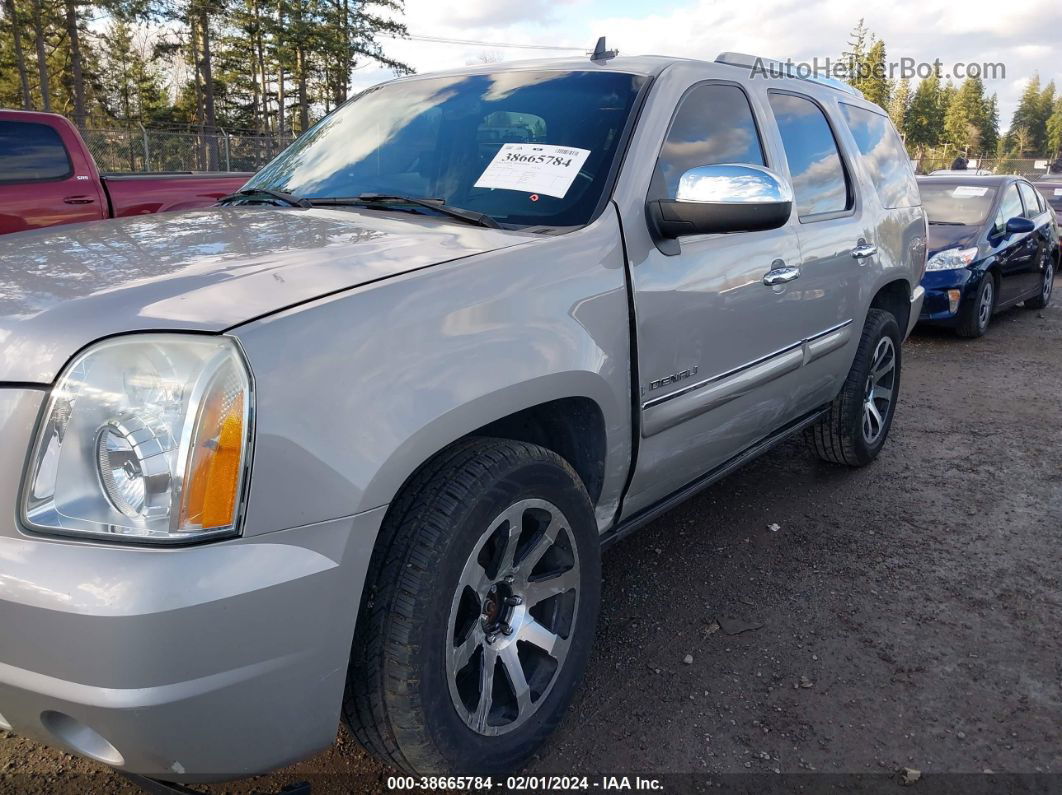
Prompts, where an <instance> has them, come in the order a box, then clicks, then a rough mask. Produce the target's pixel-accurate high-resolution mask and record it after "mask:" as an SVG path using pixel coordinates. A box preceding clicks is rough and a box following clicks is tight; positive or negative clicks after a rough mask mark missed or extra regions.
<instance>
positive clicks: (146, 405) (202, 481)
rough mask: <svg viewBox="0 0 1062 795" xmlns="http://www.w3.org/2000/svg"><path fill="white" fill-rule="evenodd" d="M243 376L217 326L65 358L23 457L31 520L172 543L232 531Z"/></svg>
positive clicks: (247, 426)
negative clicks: (212, 332)
mask: <svg viewBox="0 0 1062 795" xmlns="http://www.w3.org/2000/svg"><path fill="white" fill-rule="evenodd" d="M251 400H252V395H251V379H250V375H249V373H248V370H247V366H246V365H245V364H244V361H243V357H242V356H241V354H240V351H239V349H238V347H237V345H236V343H235V342H234V341H233V340H232V339H230V338H227V337H207V336H202V337H200V336H194V335H178V334H143V335H134V336H129V337H122V338H115V339H112V340H107V341H105V342H102V343H100V344H98V345H94V346H93V347H91V348H89V349H88V350H86V351H85V352H84V353H81V354H80V355H79V356H78V357H77V358H76V359H74V360H73V361H72V362H71V363H70V365H69V366H68V367H67V368H66V370H64V372H63V374H62V376H60V378H59V381H58V382H57V383H56V386H55V389H54V390H53V391H52V394H51V397H50V398H49V400H48V404H47V406H46V407H45V412H44V417H43V421H42V423H41V425H40V429H39V430H38V435H37V439H36V443H35V445H34V448H33V453H32V455H31V457H30V468H29V470H28V473H27V483H26V488H25V493H24V497H23V504H22V508H23V520H24V521H25V523H26V524H27V526H29V527H30V528H32V529H34V530H40V531H43V532H50V533H61V534H65V535H89V536H93V537H97V538H107V539H113V540H116V541H120V540H127V541H140V542H157V543H167V542H168V543H174V542H178V543H179V542H182V541H198V540H201V539H204V538H213V537H216V536H225V535H234V534H236V533H237V532H238V529H239V511H240V502H241V495H242V493H243V487H244V482H245V479H246V471H247V466H248V463H249V460H250V459H249V455H250V450H249V447H250V440H251V416H252V415H251Z"/></svg>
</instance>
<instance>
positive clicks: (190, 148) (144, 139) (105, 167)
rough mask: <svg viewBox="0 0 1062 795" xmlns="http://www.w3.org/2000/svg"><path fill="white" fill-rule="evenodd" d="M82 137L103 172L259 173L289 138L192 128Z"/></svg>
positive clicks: (99, 132)
mask: <svg viewBox="0 0 1062 795" xmlns="http://www.w3.org/2000/svg"><path fill="white" fill-rule="evenodd" d="M82 136H83V137H84V139H85V143H86V144H87V145H88V148H89V151H90V152H92V156H93V158H95V160H96V165H97V166H98V167H99V169H100V171H103V172H111V173H115V172H117V173H123V172H124V173H128V172H160V171H257V170H258V169H260V168H261V167H262V166H264V165H265V164H266V163H268V162H269V161H270V160H272V159H273V158H274V157H276V156H277V155H278V154H279V153H280V152H281V151H282V150H283V149H284V148H285V147H286V146H287V145H288V144H290V143H291V142H292V140H293V138H292V137H291V136H276V135H254V134H238V135H230V134H229V133H227V132H226V131H224V130H219V131H218V132H217V133H214V134H206V133H201V132H197V131H189V130H153V129H147V128H142V129H124V130H123V129H91V128H90V129H87V130H82Z"/></svg>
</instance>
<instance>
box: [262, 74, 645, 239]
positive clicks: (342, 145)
mask: <svg viewBox="0 0 1062 795" xmlns="http://www.w3.org/2000/svg"><path fill="white" fill-rule="evenodd" d="M644 82H645V81H644V78H641V77H639V76H637V75H631V74H624V73H621V72H597V71H595V72H588V71H587V72H582V71H575V72H571V71H517V70H508V71H500V72H497V73H495V74H474V75H467V74H466V75H455V76H449V77H434V78H415V79H411V80H403V81H398V82H394V83H388V84H385V85H381V86H378V87H376V88H372V89H369V90H368V91H365V92H364V93H362V94H360V95H358V96H357V97H355V98H354V99H352V100H351V101H350V102H348V103H347V104H345V105H343V106H342V107H341V108H339V109H338V110H337V111H336V112H335V113H332V114H331V115H330V116H327V117H326V118H325V119H323V120H322V121H321V122H320V123H318V124H317V125H316V126H314V127H313V128H311V129H310V130H309V131H307V132H306V133H305V134H304V135H303V136H301V137H300V138H299V139H298V140H297V141H295V143H294V144H292V145H291V146H290V147H288V149H286V150H285V151H284V152H282V153H281V154H280V155H279V156H278V157H277V158H276V159H275V160H273V162H271V163H270V164H269V165H267V166H266V167H265V168H264V169H262V171H260V172H259V173H258V174H256V175H255V176H254V178H253V179H252V180H251V181H250V182H249V183H248V184H247V185H246V186H245V187H246V188H248V189H268V190H272V191H281V192H283V193H286V194H290V195H292V196H295V197H298V198H300V199H309V200H311V201H312V200H315V199H316V200H324V199H341V198H355V197H369V196H372V195H376V196H383V197H412V198H417V199H430V200H433V201H436V202H438V201H440V200H441V202H442V203H444V204H445V205H446V206H448V207H454V208H461V209H463V210H470V211H474V212H476V213H483V214H485V215H489V216H490V217H491V218H493V219H494V221H496V222H498V223H499V224H502V225H514V226H548V227H570V226H579V225H582V224H586V223H588V222H589V221H590V220H591V218H592V216H593V214H594V212H595V209H596V208H597V206H598V203H599V201H600V200H601V198H602V194H603V192H604V190H605V185H606V182H607V181H608V177H609V171H610V169H611V166H612V163H613V160H614V159H615V157H616V152H617V150H618V149H619V146H620V141H621V139H622V138H623V137H624V130H625V128H626V126H627V122H628V120H629V119H630V117H631V110H632V108H633V107H634V104H635V99H636V97H637V95H638V92H639V91H640V90H641V88H642V86H643V84H644ZM322 203H323V202H322ZM371 206H382V205H371ZM391 208H392V209H394V207H393V206H392V207H391ZM402 209H408V210H409V211H411V212H428V213H430V212H431V210H430V209H428V210H424V208H423V205H422V206H421V207H420V208H418V207H416V206H415V205H409V206H408V207H405V206H404V207H402Z"/></svg>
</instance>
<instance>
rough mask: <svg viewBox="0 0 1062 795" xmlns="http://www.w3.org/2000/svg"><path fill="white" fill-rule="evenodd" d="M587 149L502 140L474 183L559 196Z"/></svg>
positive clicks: (564, 193) (478, 186) (581, 161)
mask: <svg viewBox="0 0 1062 795" xmlns="http://www.w3.org/2000/svg"><path fill="white" fill-rule="evenodd" d="M589 155H590V150H589V149H576V148H575V147H572V146H554V145H552V144H502V148H501V149H499V150H498V154H496V155H495V156H494V159H493V160H491V161H490V165H488V166H487V167H486V168H485V169H484V170H483V173H482V174H480V175H479V179H478V180H476V184H475V186H474V187H477V188H501V189H503V190H518V191H522V192H524V193H544V194H546V195H547V196H553V197H555V198H557V199H563V198H564V196H565V195H566V194H567V193H568V189H569V188H571V186H572V182H573V181H575V177H576V176H577V175H578V174H579V169H581V168H582V167H583V163H585V162H586V158H587V157H588V156H589Z"/></svg>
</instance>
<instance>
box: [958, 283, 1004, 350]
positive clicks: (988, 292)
mask: <svg viewBox="0 0 1062 795" xmlns="http://www.w3.org/2000/svg"><path fill="white" fill-rule="evenodd" d="M995 309H996V280H995V279H994V278H993V277H992V274H991V273H986V274H985V275H984V276H982V277H981V284H980V285H979V286H978V287H977V292H975V293H974V297H973V300H972V301H971V300H969V299H967V300H965V301H963V303H962V306H961V307H960V309H959V323H958V325H957V326H956V327H955V332H956V333H957V334H958V335H959V336H960V337H981V336H984V333H985V332H986V331H988V324H989V323H991V322H992V313H993V312H994V311H995Z"/></svg>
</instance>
